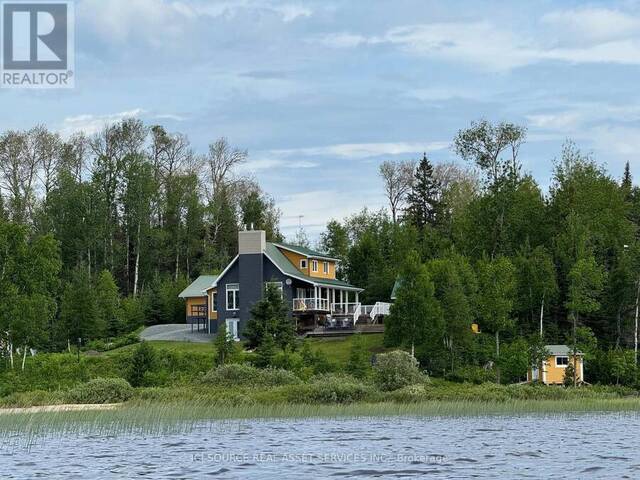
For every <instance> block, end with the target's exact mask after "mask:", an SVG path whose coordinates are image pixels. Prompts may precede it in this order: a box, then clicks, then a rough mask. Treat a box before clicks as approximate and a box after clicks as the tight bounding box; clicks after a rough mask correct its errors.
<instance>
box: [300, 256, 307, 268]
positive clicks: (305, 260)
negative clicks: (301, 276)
mask: <svg viewBox="0 0 640 480" xmlns="http://www.w3.org/2000/svg"><path fill="white" fill-rule="evenodd" d="M307 266H308V264H307V259H306V258H303V259H302V260H300V268H302V269H305V268H307Z"/></svg>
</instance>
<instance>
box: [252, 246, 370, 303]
mask: <svg viewBox="0 0 640 480" xmlns="http://www.w3.org/2000/svg"><path fill="white" fill-rule="evenodd" d="M280 245H281V244H279V243H276V244H274V243H269V242H267V247H266V249H265V252H264V253H265V254H266V255H267V257H269V259H270V260H271V261H272V262H273V263H274V265H275V266H276V267H277V268H278V269H279V270H280V271H281V272H282V273H284V274H285V275H288V276H290V277H294V278H298V279H300V280H303V281H305V282H309V283H311V284H314V285H321V286H323V287H342V288H349V289H353V290H360V291H361V290H362V289H361V288H358V287H354V286H353V285H350V284H348V283H347V282H343V281H342V280H333V279H330V278H318V277H310V276H309V275H305V274H304V273H302V272H301V271H300V270H298V269H297V268H296V267H295V265H294V264H293V263H291V261H290V260H289V259H288V258H287V257H285V256H284V254H283V253H282V252H281V251H280V249H279V248H278V246H280Z"/></svg>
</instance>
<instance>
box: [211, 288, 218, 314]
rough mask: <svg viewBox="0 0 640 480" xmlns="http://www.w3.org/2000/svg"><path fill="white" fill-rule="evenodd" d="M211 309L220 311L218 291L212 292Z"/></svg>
mask: <svg viewBox="0 0 640 480" xmlns="http://www.w3.org/2000/svg"><path fill="white" fill-rule="evenodd" d="M211 311H212V312H217V311H218V292H211Z"/></svg>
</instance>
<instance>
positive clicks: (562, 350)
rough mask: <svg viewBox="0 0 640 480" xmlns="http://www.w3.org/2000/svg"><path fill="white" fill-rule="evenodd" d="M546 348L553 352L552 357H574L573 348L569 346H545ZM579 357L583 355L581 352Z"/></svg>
mask: <svg viewBox="0 0 640 480" xmlns="http://www.w3.org/2000/svg"><path fill="white" fill-rule="evenodd" d="M545 348H546V349H547V350H549V352H551V355H559V356H563V357H564V356H569V355H572V354H573V352H572V349H571V347H569V346H567V345H545ZM578 355H582V352H581V351H578Z"/></svg>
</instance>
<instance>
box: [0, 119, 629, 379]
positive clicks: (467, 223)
mask: <svg viewBox="0 0 640 480" xmlns="http://www.w3.org/2000/svg"><path fill="white" fill-rule="evenodd" d="M526 136H527V131H526V128H525V127H523V126H519V125H515V124H512V123H490V122H488V121H485V120H480V121H477V122H473V123H472V124H471V125H469V126H467V127H465V128H462V129H461V130H460V131H459V132H458V133H457V135H456V136H455V138H453V139H452V144H451V149H452V151H453V152H454V153H455V155H456V156H457V157H458V161H456V162H451V163H437V164H436V163H433V162H432V161H431V160H430V159H429V158H428V157H427V156H426V155H425V156H423V158H421V159H406V160H402V161H392V160H389V161H385V162H383V163H382V164H381V165H380V167H379V174H380V185H381V186H380V188H381V194H384V195H385V196H386V198H387V203H388V205H387V208H385V209H383V210H380V211H371V210H367V209H366V208H365V209H363V210H362V211H361V212H359V213H357V214H354V215H351V216H348V217H346V218H342V219H334V220H331V221H330V222H328V224H327V225H326V228H325V230H324V232H323V233H322V234H321V235H320V238H319V239H318V240H317V241H315V242H313V243H312V245H311V246H313V247H316V248H318V249H320V250H323V251H326V252H327V253H329V254H330V255H331V256H333V257H336V258H339V259H340V260H341V262H340V269H339V275H340V276H341V277H342V278H343V279H345V280H348V281H349V282H350V283H352V284H354V285H358V286H360V287H362V288H364V289H365V291H364V292H363V293H362V296H361V298H362V299H363V301H365V302H367V301H373V302H375V301H387V300H388V299H389V297H390V295H391V291H392V289H393V286H394V284H395V283H396V281H398V283H399V287H398V294H397V299H396V302H395V305H394V307H393V309H392V314H391V316H390V317H389V318H388V319H387V320H386V333H385V344H386V345H387V346H389V347H392V346H401V347H403V348H406V349H407V350H409V349H410V350H411V351H412V352H413V353H415V356H416V358H417V359H418V360H419V361H420V363H421V366H422V367H423V368H425V369H426V370H427V371H429V372H430V373H432V374H433V375H442V376H446V377H449V378H458V377H459V378H463V379H474V378H476V377H482V376H487V375H495V374H494V373H491V372H494V370H495V372H496V373H497V380H498V381H499V382H503V383H507V382H513V381H517V380H519V379H522V375H523V370H526V368H527V366H528V365H530V364H532V356H534V357H535V352H536V351H539V346H540V344H541V343H543V344H544V343H546V344H562V343H566V344H568V345H574V346H575V347H576V348H579V349H580V350H581V351H582V352H584V354H585V360H586V362H587V368H586V372H585V374H586V378H587V380H588V381H589V382H592V383H596V382H600V383H615V384H618V383H620V384H630V385H635V384H636V380H637V367H636V363H637V362H636V359H637V353H636V352H634V348H635V347H636V337H637V329H636V325H637V317H638V297H639V295H640V244H639V243H638V241H637V230H638V223H639V222H640V189H638V187H636V186H634V185H633V181H632V171H631V168H630V165H629V163H627V166H626V168H625V169H624V170H623V171H620V172H609V171H607V169H606V168H605V167H604V166H603V165H602V164H600V163H599V162H598V160H597V159H596V158H593V156H592V155H591V154H589V153H588V152H583V151H581V150H580V148H579V147H578V146H577V145H576V144H574V143H572V142H571V141H567V142H565V144H564V145H563V146H562V148H561V149H559V152H558V156H557V158H555V159H553V165H554V167H553V174H552V178H551V179H550V180H549V182H548V184H549V185H550V187H549V188H548V191H547V190H543V188H541V186H540V185H539V183H538V182H537V181H536V179H534V178H533V176H532V175H531V174H530V173H529V172H527V171H525V170H524V168H523V157H524V156H525V154H526ZM247 158H248V152H247V151H245V150H242V149H241V148H236V147H234V146H232V145H230V143H229V142H228V141H227V140H226V139H224V138H220V139H218V140H214V141H213V142H212V143H211V145H209V148H208V150H207V151H206V152H204V153H202V152H196V151H195V150H194V149H193V148H192V147H191V145H190V143H189V140H188V138H187V137H186V136H185V135H183V134H180V133H172V132H167V131H166V130H165V129H164V128H163V127H161V126H157V125H153V126H148V125H145V124H144V123H143V122H141V121H139V120H136V119H127V120H124V121H122V122H120V123H117V124H113V125H109V126H106V127H105V128H104V129H103V130H102V131H101V132H99V133H98V134H95V135H85V134H82V133H80V134H76V135H73V136H72V137H70V138H65V139H63V138H61V137H60V136H59V135H58V134H57V133H55V132H52V131H49V130H47V129H46V128H45V127H42V126H37V127H35V128H33V129H31V130H29V131H7V132H4V133H2V134H1V135H0V335H1V336H2V340H1V341H2V351H3V354H4V355H5V356H6V355H8V354H9V353H11V355H10V357H11V361H12V362H13V355H12V352H13V349H14V348H16V349H17V348H20V349H22V352H23V353H24V354H26V351H27V349H35V350H39V351H61V350H65V349H69V348H70V347H71V345H76V344H82V345H85V344H88V343H89V342H91V341H96V340H104V341H107V340H108V339H113V338H117V337H120V336H122V335H126V334H127V333H129V332H132V331H134V330H136V329H138V328H139V327H141V326H143V325H153V324H157V323H182V322H183V321H184V306H183V304H182V303H181V301H180V300H179V299H178V298H177V294H178V293H179V292H180V291H181V290H182V289H183V288H184V287H185V286H186V285H187V284H188V283H189V282H190V281H191V280H193V279H194V278H195V277H197V276H198V275H200V274H210V273H216V272H219V271H220V270H221V269H222V268H224V266H225V265H226V264H227V262H228V261H229V260H230V259H231V258H233V256H234V255H235V253H236V252H235V251H236V248H237V245H236V242H237V232H238V230H239V229H241V228H243V227H244V226H246V225H250V224H252V225H253V226H254V228H260V229H264V230H266V232H267V236H268V239H270V240H282V239H283V237H282V234H281V232H280V230H279V222H280V212H279V210H278V208H277V205H276V203H275V202H274V200H273V198H272V197H271V196H270V195H269V194H268V192H265V191H263V190H262V188H261V187H260V185H259V183H258V182H257V181H256V179H255V178H252V177H250V176H246V175H243V174H242V173H241V172H242V169H241V168H240V167H241V165H242V164H243V163H244V162H245V161H246V160H247ZM287 240H288V241H289V242H292V243H299V244H305V245H308V244H309V239H308V238H307V236H306V235H305V232H304V231H303V230H301V231H299V232H298V233H297V234H296V236H295V238H290V239H287ZM472 324H477V325H478V326H479V329H480V332H481V333H480V334H474V333H473V332H472V329H471V325H472ZM534 364H535V362H534ZM492 365H495V366H496V367H497V368H496V369H492V368H488V366H492Z"/></svg>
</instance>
